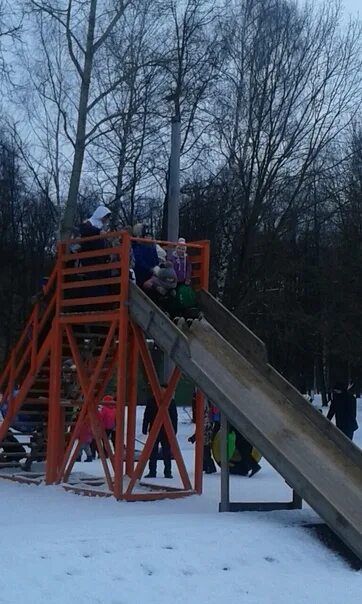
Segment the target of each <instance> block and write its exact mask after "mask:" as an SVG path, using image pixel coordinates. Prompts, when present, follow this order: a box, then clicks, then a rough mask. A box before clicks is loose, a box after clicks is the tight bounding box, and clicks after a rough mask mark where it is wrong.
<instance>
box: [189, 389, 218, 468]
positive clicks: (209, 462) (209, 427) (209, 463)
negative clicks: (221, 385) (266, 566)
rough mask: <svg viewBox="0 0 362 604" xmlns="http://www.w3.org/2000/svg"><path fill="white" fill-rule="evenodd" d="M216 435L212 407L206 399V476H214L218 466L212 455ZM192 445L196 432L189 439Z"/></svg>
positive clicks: (204, 466)
mask: <svg viewBox="0 0 362 604" xmlns="http://www.w3.org/2000/svg"><path fill="white" fill-rule="evenodd" d="M213 435H214V425H213V422H212V417H211V406H210V404H209V402H208V400H207V399H205V406H204V455H203V467H202V469H203V471H204V472H205V473H206V474H214V473H215V472H216V466H215V463H214V460H213V458H212V455H211V444H212V439H213ZM188 441H189V442H190V443H194V442H195V441H196V432H195V434H193V435H192V436H190V438H189V439H188Z"/></svg>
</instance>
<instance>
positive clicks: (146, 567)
mask: <svg viewBox="0 0 362 604" xmlns="http://www.w3.org/2000/svg"><path fill="white" fill-rule="evenodd" d="M141 568H142V570H143V572H144V573H145V574H146V575H147V576H148V577H152V575H153V570H152V569H151V568H149V567H148V566H146V565H145V564H141Z"/></svg>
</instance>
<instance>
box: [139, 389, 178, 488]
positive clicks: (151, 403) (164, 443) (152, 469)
mask: <svg viewBox="0 0 362 604" xmlns="http://www.w3.org/2000/svg"><path fill="white" fill-rule="evenodd" d="M162 388H167V385H163V386H162ZM157 411H158V406H157V403H156V401H155V399H154V397H152V398H150V399H149V400H148V401H147V404H146V409H145V412H144V416H143V424H142V433H143V434H144V435H146V434H147V433H148V432H149V431H150V430H151V428H152V426H153V423H154V421H155V419H156V415H157ZM168 412H169V416H170V419H171V423H172V426H173V429H174V431H175V434H177V419H178V418H177V408H176V403H175V401H174V399H172V401H171V403H170V406H169V409H168ZM159 445H161V449H162V459H163V463H164V476H165V478H172V471H171V464H172V461H171V457H172V456H171V448H170V443H169V441H168V438H167V434H166V430H165V428H164V427H163V426H162V428H161V430H160V431H159V433H158V436H157V438H156V442H155V444H154V446H153V449H152V453H151V455H150V460H149V472H148V474H147V475H146V476H145V478H156V475H157V459H158V448H159Z"/></svg>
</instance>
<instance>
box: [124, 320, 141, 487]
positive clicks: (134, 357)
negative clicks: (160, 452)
mask: <svg viewBox="0 0 362 604" xmlns="http://www.w3.org/2000/svg"><path fill="white" fill-rule="evenodd" d="M127 381H128V384H127V385H128V407H127V452H126V474H127V475H128V476H131V474H132V472H133V468H134V453H135V438H136V420H137V390H138V345H137V341H136V337H135V335H134V333H133V330H130V334H129V352H128V380H127Z"/></svg>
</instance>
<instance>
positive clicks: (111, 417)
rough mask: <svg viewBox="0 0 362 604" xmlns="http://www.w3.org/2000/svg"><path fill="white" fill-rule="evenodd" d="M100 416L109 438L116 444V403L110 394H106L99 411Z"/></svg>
mask: <svg viewBox="0 0 362 604" xmlns="http://www.w3.org/2000/svg"><path fill="white" fill-rule="evenodd" d="M99 417H100V419H101V422H102V424H103V427H104V429H105V431H106V434H107V437H108V439H109V440H110V441H111V442H112V443H113V447H114V448H115V446H116V438H115V436H116V433H115V429H116V403H115V400H114V398H113V396H111V395H110V394H106V396H104V397H103V400H102V408H101V410H100V412H99Z"/></svg>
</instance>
